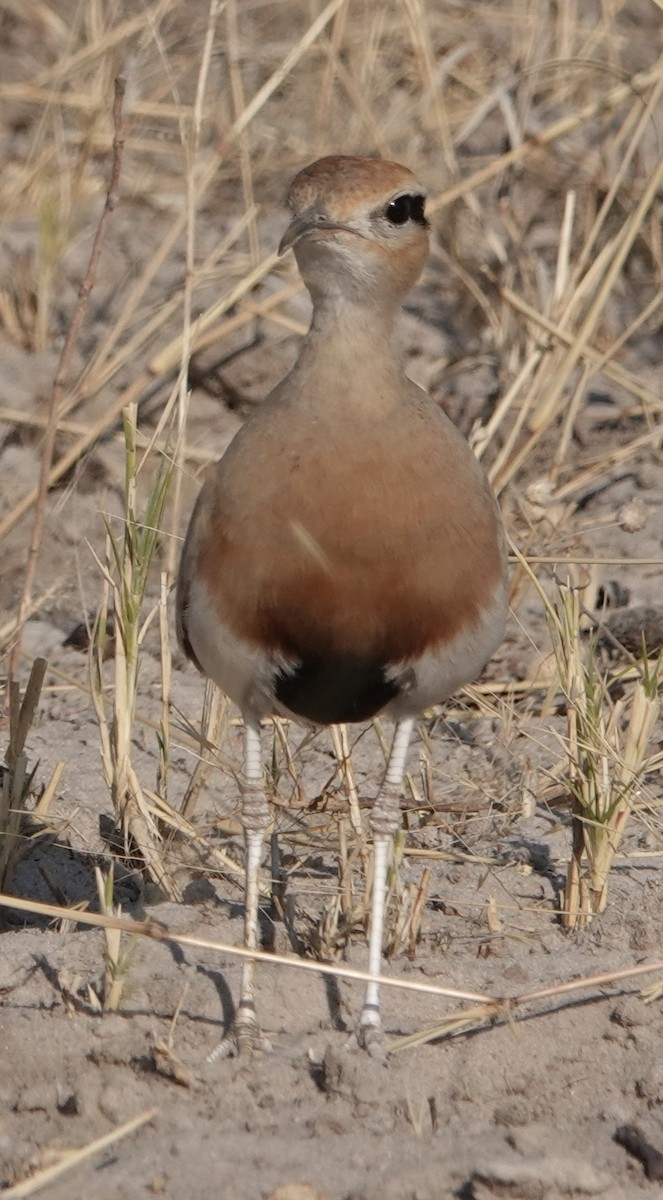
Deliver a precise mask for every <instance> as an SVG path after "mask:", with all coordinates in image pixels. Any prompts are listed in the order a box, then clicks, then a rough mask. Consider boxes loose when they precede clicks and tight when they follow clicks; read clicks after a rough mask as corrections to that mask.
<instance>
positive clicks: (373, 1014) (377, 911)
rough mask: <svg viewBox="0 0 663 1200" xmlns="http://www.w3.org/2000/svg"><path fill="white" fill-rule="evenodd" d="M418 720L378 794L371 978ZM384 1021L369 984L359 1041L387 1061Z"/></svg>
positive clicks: (397, 743) (409, 723)
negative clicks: (390, 853)
mask: <svg viewBox="0 0 663 1200" xmlns="http://www.w3.org/2000/svg"><path fill="white" fill-rule="evenodd" d="M413 725H414V720H413V719H411V718H408V719H407V720H404V721H399V722H398V725H397V726H396V731H395V733H394V740H393V742H392V745H391V753H390V755H389V761H388V763H387V770H386V773H385V777H384V781H383V783H382V787H381V788H380V791H379V792H378V795H377V798H376V801H375V804H374V805H373V809H372V812H371V818H370V827H371V830H372V832H373V902H372V908H371V928H370V935H369V942H368V970H369V973H370V974H371V975H378V976H379V975H380V970H381V967H382V939H383V934H384V910H385V900H386V892H387V868H388V859H389V851H390V848H391V845H392V840H393V835H394V833H395V832H396V830H397V829H398V826H399V824H400V805H399V797H400V790H401V785H402V782H403V774H404V771H405V759H406V756H407V750H408V746H409V744H410V737H411V736H412V727H413ZM381 1031H382V1022H381V1020H380V997H379V984H378V983H377V982H374V983H369V984H368V985H367V987H366V996H365V998H364V1007H363V1008H362V1010H361V1016H360V1018H359V1042H360V1044H361V1045H362V1046H364V1047H365V1048H366V1049H367V1050H368V1052H369V1054H372V1055H373V1056H374V1057H375V1058H380V1059H382V1060H384V1059H385V1054H384V1050H383V1048H382V1044H381V1036H380V1035H381Z"/></svg>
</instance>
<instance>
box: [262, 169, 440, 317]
mask: <svg viewBox="0 0 663 1200" xmlns="http://www.w3.org/2000/svg"><path fill="white" fill-rule="evenodd" d="M425 201H426V192H425V189H424V188H423V187H422V186H421V184H420V183H419V182H418V180H417V179H416V178H415V176H414V175H413V174H412V172H411V171H409V170H408V169H407V167H402V166H400V164H399V163H394V162H387V161H386V160H384V159H380V158H351V157H346V156H340V155H336V156H332V157H329V158H321V159H318V161H317V162H314V163H312V164H311V166H309V167H305V168H304V170H303V171H300V172H299V174H298V175H297V176H295V178H294V180H293V181H292V183H291V185H290V189H289V192H288V207H289V208H290V210H291V212H292V214H293V215H292V220H291V221H290V224H289V225H288V228H287V229H286V231H285V233H284V235H283V238H282V239H281V244H280V246H279V254H285V252H286V250H290V249H292V250H294V253H295V257H296V259H297V265H298V267H299V270H300V272H301V275H302V278H303V280H304V282H305V284H306V286H307V287H308V289H309V291H310V293H311V296H312V298H313V301H314V303H318V302H319V301H321V300H323V301H324V300H325V299H329V300H332V301H333V300H336V299H346V300H351V301H352V300H354V301H355V302H369V303H371V302H374V301H375V300H376V299H377V300H381V301H382V302H383V303H384V302H385V301H387V300H389V301H391V302H392V303H396V304H398V303H400V302H401V300H402V299H403V298H404V296H405V295H406V294H407V292H408V291H409V290H410V288H411V287H412V286H413V284H414V283H415V282H416V280H417V279H418V278H419V275H420V274H421V271H422V268H423V265H424V263H425V261H426V258H427V256H428V221H427V220H426V216H425V211H424V210H425Z"/></svg>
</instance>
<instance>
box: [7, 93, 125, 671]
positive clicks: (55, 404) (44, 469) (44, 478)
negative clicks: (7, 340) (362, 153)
mask: <svg viewBox="0 0 663 1200" xmlns="http://www.w3.org/2000/svg"><path fill="white" fill-rule="evenodd" d="M125 86H126V82H125V79H124V78H123V76H122V75H118V76H117V77H116V79H115V96H114V100H113V128H114V131H115V133H114V137H113V160H112V166H111V175H110V183H109V186H108V191H107V193H106V203H105V205H104V209H103V212H102V214H101V217H100V219H99V224H98V226H97V232H96V234H95V237H94V242H93V243H92V252H91V254H90V261H89V263H88V268H87V271H86V273H85V277H84V279H83V282H82V284H81V286H80V289H79V292H78V301H77V303H76V307H75V309H74V314H73V317H72V319H71V323H70V325H69V329H68V330H67V335H66V337H65V339H64V345H63V347H62V352H61V354H60V360H59V362H58V367H57V371H56V372H55V379H54V380H53V388H52V391H51V398H50V402H49V410H48V422H47V425H46V432H45V434H44V442H43V446H42V452H41V464H40V468H39V485H38V488H37V499H36V502H35V515H34V521H33V525H32V535H31V538H30V546H29V549H28V560H27V564H26V568H25V576H24V579H23V591H22V594H21V601H20V604H19V609H18V619H17V622H16V636H15V639H14V645H13V647H12V652H11V656H10V659H9V678H10V679H12V677H13V676H14V674H15V672H16V668H17V666H18V660H19V657H20V654H21V639H22V636H23V625H24V622H25V619H26V617H27V614H28V612H29V610H30V605H31V602H32V588H33V585H34V580H35V574H36V571H37V561H38V559H39V550H40V547H41V542H42V537H43V533H44V516H45V513H46V498H47V496H48V488H49V481H50V474H51V467H52V464H53V452H54V449H55V436H56V432H57V426H58V417H59V415H60V409H61V406H62V399H63V396H64V391H65V385H66V382H67V377H68V375H69V371H70V369H71V361H72V357H73V354H74V350H75V348H76V344H77V342H78V338H79V335H80V332H81V327H82V325H83V321H84V319H85V315H86V313H87V307H88V303H89V299H90V293H91V291H92V288H93V286H94V282H95V278H96V274H97V267H98V265H99V258H100V255H101V248H102V245H103V241H104V237H105V235H106V229H107V227H108V222H109V220H110V216H111V213H112V212H113V210H114V209H115V206H116V204H117V191H118V187H119V182H120V173H121V170H122V153H123V150H124V126H123V122H122V102H123V100H124V92H125Z"/></svg>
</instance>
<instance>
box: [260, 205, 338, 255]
mask: <svg viewBox="0 0 663 1200" xmlns="http://www.w3.org/2000/svg"><path fill="white" fill-rule="evenodd" d="M342 230H343V231H345V232H346V233H356V232H357V231H356V229H351V228H350V226H349V225H342V224H341V223H340V222H338V221H331V220H330V219H329V217H327V216H326V215H325V213H323V212H320V210H319V209H316V208H308V209H307V210H306V212H303V213H298V214H297V216H296V217H293V218H292V221H291V222H290V224H289V225H288V228H287V229H286V231H285V233H284V234H283V237H282V238H281V241H280V243H279V249H278V253H279V257H280V256H281V255H282V254H285V252H286V250H292V247H293V246H295V245H296V244H297V242H299V241H301V239H302V238H303V237H308V236H309V235H310V234H318V235H322V236H324V235H325V234H327V233H338V232H340V231H342Z"/></svg>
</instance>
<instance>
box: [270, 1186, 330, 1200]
mask: <svg viewBox="0 0 663 1200" xmlns="http://www.w3.org/2000/svg"><path fill="white" fill-rule="evenodd" d="M269 1200H329V1197H328V1196H326V1195H324V1194H323V1193H322V1192H319V1191H318V1189H317V1188H316V1187H313V1184H312V1183H284V1184H282V1185H281V1187H278V1188H277V1189H276V1191H275V1192H272V1194H271V1196H269Z"/></svg>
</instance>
